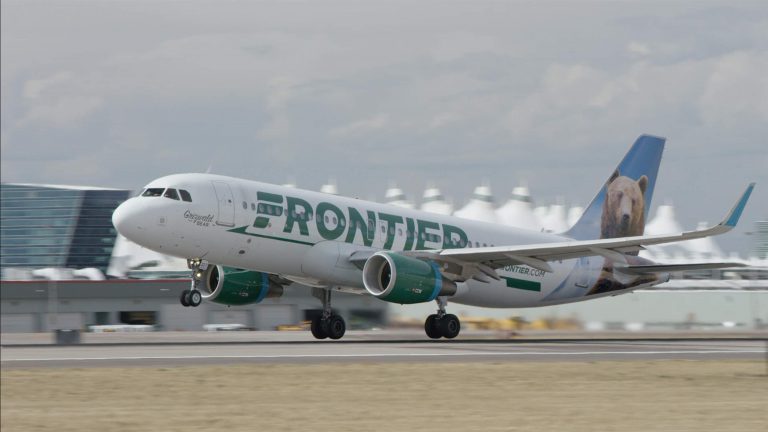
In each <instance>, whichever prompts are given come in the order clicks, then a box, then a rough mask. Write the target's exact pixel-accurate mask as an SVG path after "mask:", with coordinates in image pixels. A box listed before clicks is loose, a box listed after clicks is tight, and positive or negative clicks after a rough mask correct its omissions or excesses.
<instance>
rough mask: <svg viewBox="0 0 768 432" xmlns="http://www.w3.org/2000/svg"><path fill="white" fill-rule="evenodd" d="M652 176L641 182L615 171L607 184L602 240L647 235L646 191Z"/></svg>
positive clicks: (601, 227) (641, 178)
mask: <svg viewBox="0 0 768 432" xmlns="http://www.w3.org/2000/svg"><path fill="white" fill-rule="evenodd" d="M647 187H648V177H646V176H641V177H640V178H639V179H638V180H637V181H635V180H632V179H631V178H629V177H625V176H622V175H621V174H620V173H619V170H616V171H614V172H613V175H611V178H609V179H608V183H606V185H605V201H604V203H603V217H602V220H601V223H600V238H601V239H605V238H616V237H631V236H638V235H643V230H644V229H645V189H646V188H647Z"/></svg>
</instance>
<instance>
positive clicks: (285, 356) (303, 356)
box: [0, 350, 765, 363]
mask: <svg viewBox="0 0 768 432" xmlns="http://www.w3.org/2000/svg"><path fill="white" fill-rule="evenodd" d="M659 354H765V351H764V350H706V351H702V350H677V351H574V352H566V351H526V352H458V353H401V354H396V353H381V354H265V355H250V354H241V355H189V356H121V357H55V358H20V359H2V360H0V362H2V363H9V362H51V361H92V360H104V361H108V360H204V359H265V360H266V359H306V358H385V357H482V356H531V355H537V356H590V355H659Z"/></svg>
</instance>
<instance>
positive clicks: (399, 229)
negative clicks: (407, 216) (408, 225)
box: [397, 228, 403, 237]
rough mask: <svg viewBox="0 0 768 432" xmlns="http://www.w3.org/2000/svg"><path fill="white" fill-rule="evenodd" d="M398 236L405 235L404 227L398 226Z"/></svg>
mask: <svg viewBox="0 0 768 432" xmlns="http://www.w3.org/2000/svg"><path fill="white" fill-rule="evenodd" d="M397 236H398V237H402V236H403V229H402V228H398V229H397Z"/></svg>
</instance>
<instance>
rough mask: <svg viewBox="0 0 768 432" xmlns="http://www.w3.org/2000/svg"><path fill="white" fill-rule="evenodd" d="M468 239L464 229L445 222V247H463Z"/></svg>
mask: <svg viewBox="0 0 768 432" xmlns="http://www.w3.org/2000/svg"><path fill="white" fill-rule="evenodd" d="M468 241H469V240H468V238H467V233H465V232H464V230H463V229H461V228H459V227H457V226H453V225H447V224H443V249H457V248H463V247H465V246H466V245H467V243H468Z"/></svg>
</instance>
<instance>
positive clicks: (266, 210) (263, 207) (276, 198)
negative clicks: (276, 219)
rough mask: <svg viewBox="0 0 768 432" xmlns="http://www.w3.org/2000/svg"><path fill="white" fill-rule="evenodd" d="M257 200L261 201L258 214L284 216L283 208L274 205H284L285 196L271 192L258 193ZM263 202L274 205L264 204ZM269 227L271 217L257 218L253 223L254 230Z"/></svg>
mask: <svg viewBox="0 0 768 432" xmlns="http://www.w3.org/2000/svg"><path fill="white" fill-rule="evenodd" d="M256 198H257V199H258V200H259V208H258V211H257V213H258V214H260V215H261V214H266V215H270V216H281V215H282V214H283V207H282V206H279V205H274V204H282V203H283V196H282V195H278V194H273V193H269V192H257V193H256ZM262 201H265V202H267V203H274V204H263V203H262ZM268 225H269V217H267V216H257V217H256V220H254V221H253V227H254V228H266V227H267V226H268Z"/></svg>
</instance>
